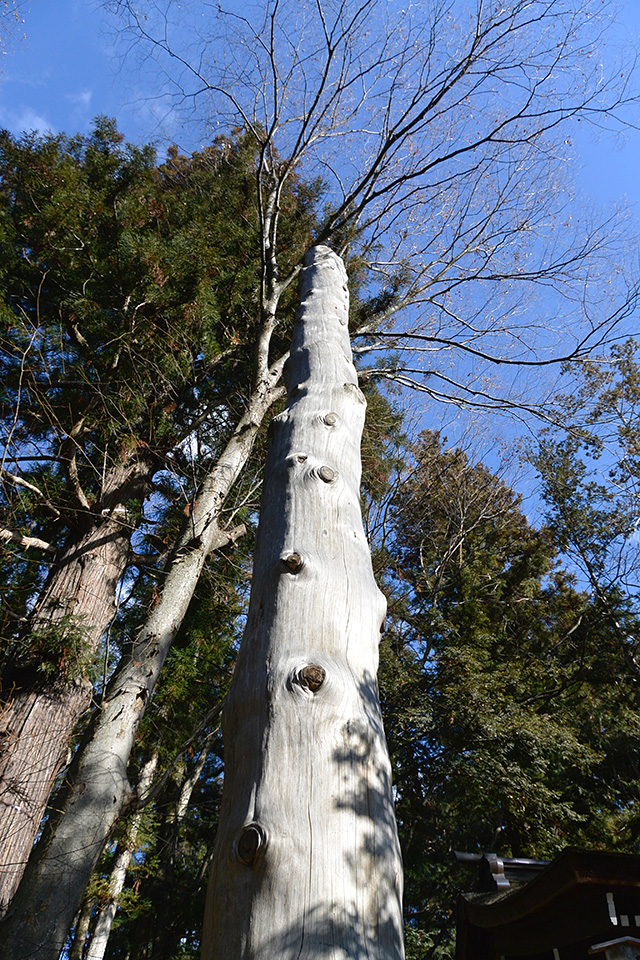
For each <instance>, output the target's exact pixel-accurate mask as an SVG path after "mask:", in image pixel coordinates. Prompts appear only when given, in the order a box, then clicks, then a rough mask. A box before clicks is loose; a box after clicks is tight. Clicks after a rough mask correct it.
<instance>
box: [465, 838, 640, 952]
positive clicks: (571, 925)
mask: <svg viewBox="0 0 640 960" xmlns="http://www.w3.org/2000/svg"><path fill="white" fill-rule="evenodd" d="M607 893H609V894H611V895H612V896H613V903H614V917H615V920H616V922H615V923H614V921H613V919H612V909H611V906H610V902H609V901H608V900H607V896H606V895H607ZM616 910H617V915H616V913H615V911H616ZM625 911H626V912H625ZM629 911H631V912H629ZM638 915H640V857H638V856H633V855H629V854H613V853H601V852H594V851H587V850H577V849H572V848H569V849H566V850H564V851H563V852H562V853H561V854H560V855H559V856H558V857H557V858H556V859H555V860H554V861H552V862H551V863H550V864H549V866H548V867H546V868H545V869H544V870H543V871H542V872H541V873H539V874H538V876H537V877H536V878H535V879H533V880H531V881H530V882H529V883H528V884H526V885H524V886H521V887H517V888H515V889H514V890H513V891H511V890H505V891H501V892H499V893H483V894H464V895H463V896H462V897H460V899H459V903H458V936H457V948H456V957H457V960H476V958H482V960H493V958H494V957H501V956H505V957H512V956H513V957H536V956H539V955H542V956H544V955H545V953H547V952H549V955H551V954H552V951H553V948H554V947H555V948H559V947H562V946H567V945H571V944H577V943H578V942H583V941H584V942H587V941H590V942H592V943H593V942H595V940H596V939H598V938H599V939H601V940H605V939H607V937H609V938H611V937H613V936H614V935H618V936H620V935H622V934H624V933H625V932H627V933H630V934H631V935H638V934H637V931H638V926H637V925H636V924H635V919H636V917H637V916H638ZM621 917H622V918H623V919H624V918H626V920H627V921H628V922H629V926H627V927H625V928H623V927H622V925H621Z"/></svg>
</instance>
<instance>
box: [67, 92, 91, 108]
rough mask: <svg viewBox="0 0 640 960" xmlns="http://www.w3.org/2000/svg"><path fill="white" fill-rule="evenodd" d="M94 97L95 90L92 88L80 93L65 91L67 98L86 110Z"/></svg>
mask: <svg viewBox="0 0 640 960" xmlns="http://www.w3.org/2000/svg"><path fill="white" fill-rule="evenodd" d="M92 97H93V90H90V89H86V90H81V91H80V93H65V99H66V100H70V101H71V103H73V104H75V105H76V106H77V107H80V108H83V109H85V110H86V109H88V108H89V107H90V106H91V98H92Z"/></svg>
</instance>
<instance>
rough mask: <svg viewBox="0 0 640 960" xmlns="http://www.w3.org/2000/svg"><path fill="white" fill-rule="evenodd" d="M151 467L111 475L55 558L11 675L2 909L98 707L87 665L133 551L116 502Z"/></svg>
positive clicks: (136, 488)
mask: <svg viewBox="0 0 640 960" xmlns="http://www.w3.org/2000/svg"><path fill="white" fill-rule="evenodd" d="M149 472H150V465H149V464H148V463H145V462H144V461H141V460H140V461H135V462H129V463H128V464H126V465H124V464H123V465H119V466H118V467H115V468H113V470H112V471H111V472H110V474H109V476H108V478H107V481H106V483H105V486H104V493H103V497H102V500H101V503H100V506H99V509H98V511H97V516H96V514H87V522H88V523H89V524H90V529H89V530H86V529H85V532H83V533H81V534H79V535H78V537H76V538H75V539H74V540H73V542H72V543H70V544H68V545H67V547H66V548H65V550H64V552H63V553H62V555H61V556H60V557H59V558H58V559H56V561H55V562H54V565H53V567H52V569H51V573H50V574H49V577H48V580H47V582H46V584H45V587H44V589H43V592H42V595H41V597H40V599H39V601H38V603H37V605H36V607H35V609H34V611H33V614H32V615H31V617H30V620H29V624H28V633H26V635H25V653H24V654H21V655H19V656H18V657H17V658H16V661H15V663H14V664H13V665H12V666H11V667H10V668H9V670H8V671H7V673H6V674H5V676H4V677H3V684H4V689H3V690H2V692H1V694H0V743H1V744H2V756H1V759H0V916H1V915H2V914H3V913H4V911H5V910H6V907H7V905H8V903H9V902H10V900H11V898H12V896H13V894H14V893H15V890H16V888H17V886H18V884H19V882H20V878H21V876H22V873H23V871H24V868H25V865H26V863H27V860H28V858H29V854H30V851H31V847H32V845H33V841H34V839H35V837H36V834H37V831H38V828H39V826H40V821H41V819H42V816H43V814H44V811H45V809H46V805H47V801H48V799H49V795H50V793H51V790H52V787H53V784H54V781H55V778H56V776H57V774H58V772H59V770H60V769H61V767H62V766H63V765H64V763H65V762H66V759H67V756H68V752H69V744H70V742H71V737H72V735H73V731H74V729H75V727H76V725H77V723H78V720H79V719H80V717H81V716H82V714H83V713H84V712H85V711H86V710H87V709H88V708H89V706H90V704H91V696H92V685H91V682H90V680H89V679H88V677H87V672H88V666H89V665H90V663H91V661H92V660H93V657H94V656H95V654H96V651H97V650H98V646H99V643H100V639H101V637H102V635H103V634H104V631H105V630H106V628H107V627H108V625H109V623H110V622H111V621H112V619H113V617H114V616H115V613H116V587H117V584H118V581H119V580H120V578H121V576H122V574H123V573H124V570H125V568H126V565H127V556H128V550H129V528H128V527H127V526H126V525H125V524H123V523H122V518H121V517H118V516H117V508H118V507H120V506H121V504H122V503H123V502H126V499H128V498H130V497H131V496H133V495H135V494H136V493H139V492H140V489H141V487H142V486H143V485H144V482H145V480H146V478H147V477H148V474H149ZM48 649H49V650H51V653H50V656H51V662H50V663H49V664H48V667H49V669H48V671H46V670H44V669H43V667H44V668H46V667H47V650H48ZM43 661H44V662H43Z"/></svg>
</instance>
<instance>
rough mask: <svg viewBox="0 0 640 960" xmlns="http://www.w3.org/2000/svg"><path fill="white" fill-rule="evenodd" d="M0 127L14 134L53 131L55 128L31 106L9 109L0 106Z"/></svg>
mask: <svg viewBox="0 0 640 960" xmlns="http://www.w3.org/2000/svg"><path fill="white" fill-rule="evenodd" d="M0 127H4V128H5V130H9V132H10V133H12V134H14V136H20V135H21V134H23V133H33V131H34V130H35V132H36V133H38V134H40V135H41V136H42V134H45V133H55V132H56V129H55V127H54V125H53V124H52V123H50V122H49V120H47V119H46V117H43V116H42V115H41V114H39V113H38V112H37V111H36V110H34V109H33V107H21V108H20V109H19V110H9V109H7V108H5V107H2V106H0Z"/></svg>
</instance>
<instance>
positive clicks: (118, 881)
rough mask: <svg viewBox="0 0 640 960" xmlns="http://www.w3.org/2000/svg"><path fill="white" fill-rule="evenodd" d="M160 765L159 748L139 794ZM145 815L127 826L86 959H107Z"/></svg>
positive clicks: (142, 776)
mask: <svg viewBox="0 0 640 960" xmlns="http://www.w3.org/2000/svg"><path fill="white" fill-rule="evenodd" d="M157 764H158V752H157V750H156V751H154V752H153V754H152V755H151V757H150V758H149V759H148V760H147V762H146V763H145V765H144V766H143V768H142V771H141V773H140V779H139V780H138V785H137V788H136V789H137V792H138V794H139V796H144V794H145V793H146V792H147V791H148V790H149V788H150V786H151V781H152V780H153V775H154V773H155V769H156V766H157ZM142 816H143V814H142V811H139V812H137V813H134V815H133V816H132V817H131V821H130V823H129V824H128V825H127V829H126V834H125V836H124V837H123V839H122V840H121V841H120V843H119V844H118V849H117V850H116V858H115V863H114V865H113V869H112V871H111V876H110V877H109V892H108V896H107V900H106V902H104V903H102V905H101V907H100V909H99V911H98V916H97V918H96V922H95V926H94V928H93V934H92V936H91V940H90V943H89V949H88V950H87V951H86V955H85V960H103V957H104V955H105V952H106V949H107V944H108V942H109V937H110V936H111V927H112V926H113V921H114V919H115V915H116V913H117V910H118V900H119V898H120V894H121V893H122V890H123V888H124V882H125V880H126V878H127V870H128V869H129V864H130V862H131V857H132V856H133V854H134V851H135V849H136V846H137V843H138V833H139V832H140V826H141V824H142Z"/></svg>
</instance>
